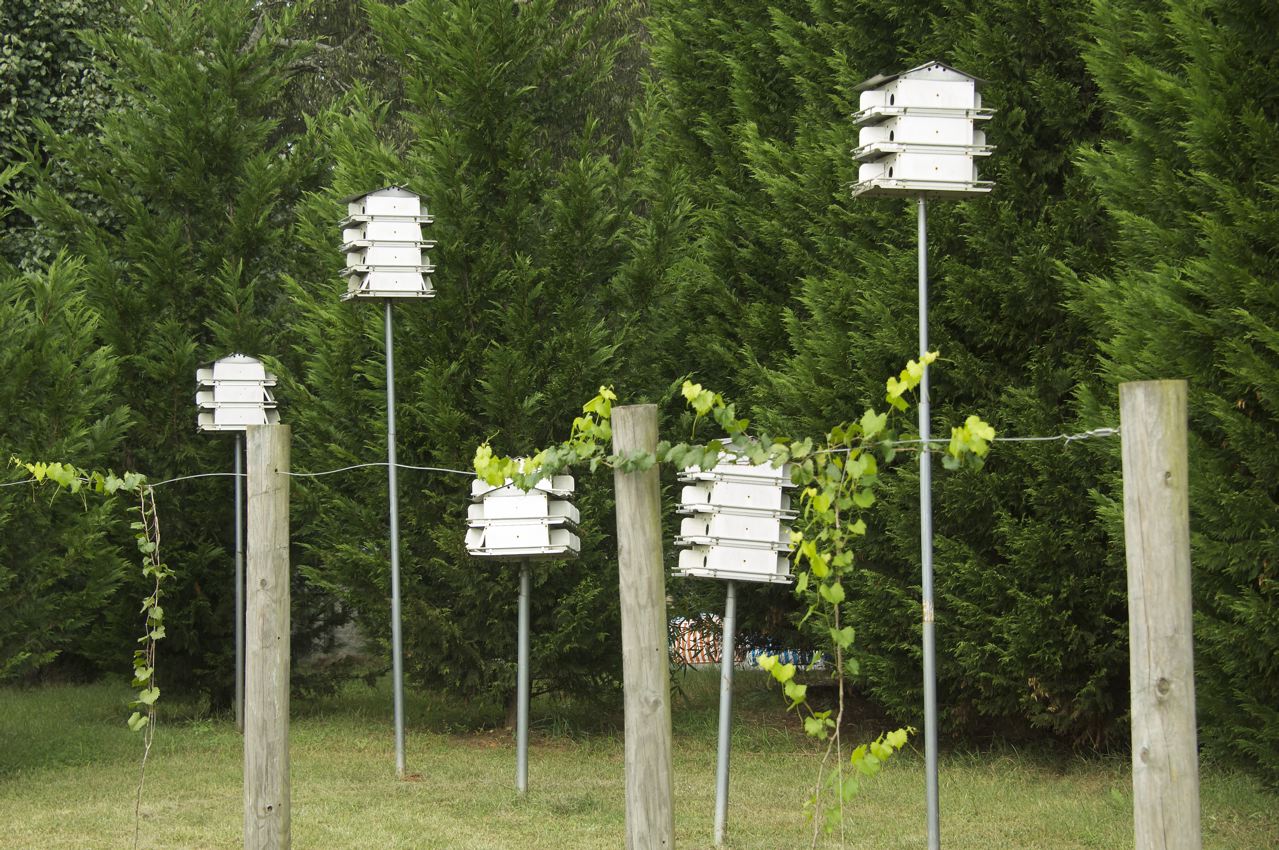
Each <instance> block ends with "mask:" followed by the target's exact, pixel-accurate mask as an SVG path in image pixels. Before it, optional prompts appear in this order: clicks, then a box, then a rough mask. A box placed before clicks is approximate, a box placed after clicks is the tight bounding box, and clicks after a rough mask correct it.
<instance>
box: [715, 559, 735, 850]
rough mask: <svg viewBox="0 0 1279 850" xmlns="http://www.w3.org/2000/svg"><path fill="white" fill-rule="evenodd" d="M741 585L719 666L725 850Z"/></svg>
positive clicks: (731, 600) (718, 834) (727, 609)
mask: <svg viewBox="0 0 1279 850" xmlns="http://www.w3.org/2000/svg"><path fill="white" fill-rule="evenodd" d="M736 635H737V583H736V582H732V581H730V582H728V595H727V597H726V598H725V600H724V640H723V641H722V642H721V643H720V665H719V757H718V759H717V760H716V762H715V846H716V847H722V846H724V833H725V831H726V826H727V823H728V751H729V744H730V739H731V737H732V732H733V660H734V658H733V656H734V655H735V653H734V651H733V649H734V647H735V646H736V645H737V643H736Z"/></svg>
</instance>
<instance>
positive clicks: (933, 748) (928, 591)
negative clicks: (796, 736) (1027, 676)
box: [919, 195, 941, 850]
mask: <svg viewBox="0 0 1279 850" xmlns="http://www.w3.org/2000/svg"><path fill="white" fill-rule="evenodd" d="M927 353H928V215H927V211H926V209H925V204H924V196H923V195H920V196H919V354H920V357H923V355H925V354H927ZM929 402H930V399H929V397H928V366H927V365H925V366H924V377H923V380H921V381H920V383H919V439H920V440H922V441H923V442H922V443H921V444H920V452H919V538H920V552H921V559H920V560H921V561H922V565H923V588H922V590H923V597H924V599H923V603H924V604H923V609H924V622H923V638H924V769H925V772H926V773H927V776H926V777H925V780H924V796H925V799H926V802H927V804H928V850H938V848H940V847H941V826H940V820H941V818H940V815H939V811H938V809H939V806H938V802H937V651H936V647H935V645H934V642H933V623H934V619H935V617H934V610H933V493H932V490H933V465H932V454H931V453H930V451H929V444H928V440H929V437H930V436H931V435H930V428H929V425H930V423H929V415H930V409H929Z"/></svg>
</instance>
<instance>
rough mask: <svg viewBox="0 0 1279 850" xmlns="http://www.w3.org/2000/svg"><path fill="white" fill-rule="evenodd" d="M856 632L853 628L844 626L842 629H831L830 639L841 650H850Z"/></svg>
mask: <svg viewBox="0 0 1279 850" xmlns="http://www.w3.org/2000/svg"><path fill="white" fill-rule="evenodd" d="M854 635H855V631H854V630H853V627H852V626H844V627H843V628H842V629H831V630H830V639H831V642H833V643H834V644H835V645H836V646H838V647H839V648H840V649H848V647H850V646H852V645H853V637H854Z"/></svg>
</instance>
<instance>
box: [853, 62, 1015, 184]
mask: <svg viewBox="0 0 1279 850" xmlns="http://www.w3.org/2000/svg"><path fill="white" fill-rule="evenodd" d="M980 87H981V81H980V80H978V79H977V78H976V77H970V76H969V75H968V74H965V73H963V72H962V71H956V70H955V69H954V68H951V67H949V66H948V65H943V64H942V63H941V62H929V63H928V64H926V65H920V66H919V67H918V68H912V69H911V70H909V71H906V72H905V73H901V74H895V75H893V76H884V75H880V76H876V77H871V78H870V79H869V80H866V81H865V82H864V83H862V84H861V85H860V86H858V87H857V88H858V90H859V91H861V103H860V106H861V109H860V111H859V112H857V114H855V115H854V116H853V123H854V124H856V125H857V126H859V127H860V128H861V130H860V131H859V133H858V140H857V142H858V146H857V148H856V149H855V150H854V151H853V159H855V160H857V162H859V163H860V165H859V167H858V170H857V183H855V184H854V185H853V194H854V195H932V194H941V195H955V194H960V195H980V194H985V193H986V192H989V191H990V190H991V188H992V187H993V186H994V184H993V183H991V182H990V181H983V180H981V179H980V178H979V177H978V174H977V158H978V157H984V156H988V155H989V154H990V152H991V151H992V150H993V148H992V147H991V146H990V145H988V144H986V134H985V133H984V132H982V131H981V130H980V129H978V128H977V122H979V121H985V120H987V119H989V118H990V117H991V115H993V114H994V112H993V110H990V109H985V108H983V107H982V105H981V93H980V91H979V88H980Z"/></svg>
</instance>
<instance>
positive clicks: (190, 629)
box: [23, 0, 315, 702]
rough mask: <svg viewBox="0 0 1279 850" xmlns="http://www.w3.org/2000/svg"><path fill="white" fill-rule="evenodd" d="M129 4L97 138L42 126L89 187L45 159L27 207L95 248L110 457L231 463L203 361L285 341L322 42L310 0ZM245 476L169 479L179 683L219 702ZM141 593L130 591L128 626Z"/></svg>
mask: <svg viewBox="0 0 1279 850" xmlns="http://www.w3.org/2000/svg"><path fill="white" fill-rule="evenodd" d="M121 12H122V14H121V17H120V19H119V21H118V24H117V26H115V27H114V28H111V29H108V30H106V31H105V32H103V33H101V34H97V35H93V36H92V37H91V38H90V44H91V46H92V47H93V49H94V51H95V53H96V55H97V57H98V62H99V64H98V68H99V70H100V73H101V74H102V75H103V76H104V77H105V78H106V79H107V80H108V82H109V85H110V87H111V91H112V93H113V95H114V96H115V97H116V98H118V102H119V104H120V105H119V106H118V108H115V109H113V110H111V111H110V112H108V113H107V114H105V115H104V116H103V117H102V119H101V123H100V130H99V133H98V134H97V135H96V136H93V135H90V136H86V135H83V134H81V133H78V132H74V131H69V132H59V131H58V129H57V128H56V127H50V128H49V129H48V132H46V134H45V135H44V137H43V138H42V145H43V149H44V153H45V155H47V157H48V159H49V161H51V162H57V163H59V168H60V169H62V170H64V171H65V173H66V174H67V175H68V178H67V179H70V180H73V181H74V182H75V184H76V185H78V186H80V187H83V189H84V191H85V193H87V195H88V196H89V200H86V199H85V198H84V197H83V196H80V195H67V194H66V193H64V192H63V191H62V190H61V186H62V185H64V182H63V181H60V180H57V179H54V177H53V175H52V174H51V173H50V172H49V171H47V170H45V171H43V172H42V173H41V174H40V179H39V181H38V183H37V185H36V187H35V190H34V192H33V193H32V195H31V196H30V197H29V198H27V199H26V201H25V202H24V204H23V208H24V210H25V211H26V212H27V213H28V214H29V215H30V216H32V218H33V219H35V220H36V222H37V224H38V225H39V228H40V236H41V238H42V239H44V240H45V242H46V244H50V245H58V246H67V247H68V248H69V249H70V250H71V251H73V252H75V253H76V254H79V255H81V256H83V257H84V278H85V279H84V287H85V292H86V300H87V303H88V304H89V305H90V306H91V307H92V308H93V309H94V310H95V311H96V312H97V313H98V314H100V316H101V322H100V325H99V327H98V338H99V342H100V343H102V344H105V345H107V346H109V347H110V349H111V350H112V351H113V352H114V353H115V355H116V356H117V357H118V358H119V368H118V372H119V379H118V384H117V392H118V393H119V397H120V398H121V399H123V400H124V401H125V402H126V403H127V404H128V406H129V408H130V409H131V410H132V411H133V414H134V424H133V426H132V427H131V428H130V429H129V431H128V433H127V434H126V435H125V436H124V438H123V440H122V441H121V442H120V445H119V447H118V449H117V450H116V451H115V452H113V454H112V456H111V457H110V459H109V463H110V465H112V466H114V467H115V468H117V469H121V468H125V469H130V470H135V471H139V472H144V473H147V474H148V475H149V476H151V478H152V480H158V479H161V478H166V477H170V476H172V475H177V474H185V473H190V472H192V471H202V472H203V471H217V470H226V471H229V470H230V466H231V459H230V457H229V455H230V445H229V443H230V441H229V440H221V439H217V438H216V437H210V436H208V435H201V434H197V433H196V432H195V428H194V422H195V409H194V405H193V401H192V398H193V392H194V376H195V370H196V367H197V365H198V364H200V363H201V362H206V361H209V360H213V359H215V358H217V357H221V356H224V355H226V354H229V353H232V352H237V351H238V352H244V353H248V354H254V355H271V354H272V353H274V352H275V351H277V350H278V346H279V343H277V341H276V340H277V338H278V336H279V332H280V325H281V323H282V320H283V314H282V312H281V307H282V306H283V300H282V298H281V297H280V295H279V292H278V278H279V275H280V274H281V272H282V271H283V270H284V269H285V268H286V267H287V264H288V262H289V255H290V252H291V251H292V250H293V249H292V247H291V239H290V236H289V232H290V228H291V219H290V215H291V213H290V208H291V204H292V203H293V202H294V200H295V199H296V197H297V195H298V194H299V193H300V192H301V191H303V190H305V189H306V188H307V187H308V186H309V185H310V184H311V183H312V182H313V180H314V178H313V173H314V169H315V164H314V161H313V160H312V158H311V157H310V156H309V155H308V152H307V151H305V150H304V149H303V148H301V147H299V146H298V145H296V144H293V143H292V142H291V141H290V140H289V139H287V138H284V137H282V135H281V133H280V132H279V125H280V114H281V97H282V92H283V90H284V87H285V85H286V84H287V82H288V80H289V78H290V76H291V75H292V74H293V73H295V72H296V71H297V70H298V69H299V67H300V65H299V62H300V60H301V58H302V57H303V56H304V55H305V53H306V50H307V47H306V45H305V44H304V43H299V42H298V41H296V40H294V39H292V38H291V37H290V35H289V26H290V22H291V20H292V18H293V17H295V15H296V13H297V10H296V9H286V10H285V12H284V13H283V14H282V15H279V16H277V15H275V14H274V13H272V12H270V11H269V10H267V9H265V8H264V7H262V5H261V4H258V3H256V2H253V0H214V2H202V3H194V2H185V0H165V2H158V3H157V2H144V0H136V2H129V3H126V4H125V5H124V7H123V9H122V10H121ZM231 492H232V489H231V483H230V481H229V480H227V479H202V480H198V481H193V482H186V483H182V484H175V485H171V488H170V489H167V490H165V491H164V492H163V493H162V495H161V502H162V512H163V515H164V518H165V529H164V534H165V548H166V559H167V560H168V562H169V563H170V564H171V565H172V566H173V567H174V568H175V569H176V570H177V571H178V578H177V579H176V580H175V583H174V585H173V589H172V590H171V597H170V599H171V602H170V604H167V605H166V609H167V611H168V616H167V618H166V619H167V621H168V623H169V626H170V627H169V639H168V640H166V641H165V646H164V652H165V654H166V655H167V656H168V657H169V658H170V659H171V662H170V666H169V670H170V671H171V673H170V674H169V676H168V678H167V681H168V682H169V683H170V685H177V684H180V679H179V677H185V679H186V680H187V681H196V682H199V684H200V686H201V687H203V688H205V689H211V690H212V691H213V693H214V696H215V698H216V700H217V701H218V702H222V701H224V700H225V699H226V698H227V697H228V696H229V693H230V690H231V683H232V679H233V676H232V669H233V664H232V661H231V658H232V647H233V643H232V640H231V634H232V626H233V616H232V608H231V605H232V598H233V596H232V593H233V585H234V583H233V581H232V575H233V571H232V559H231V556H230V553H229V551H228V547H227V545H226V544H227V543H229V537H230V533H229V529H230V528H231V524H232V520H231V505H232V497H231ZM135 580H136V581H140V579H135ZM134 598H135V596H134V595H133V594H131V593H126V594H124V595H123V596H122V597H121V600H122V601H121V602H120V605H121V606H122V608H121V612H120V619H121V620H122V621H123V622H127V623H128V624H129V629H130V632H131V631H132V625H133V616H134V614H136V611H135V610H133V609H134V607H135V603H134V602H133V599H134ZM125 608H128V609H129V610H125ZM122 645H128V644H127V641H126V642H124V643H122Z"/></svg>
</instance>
